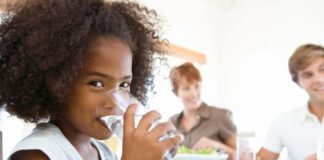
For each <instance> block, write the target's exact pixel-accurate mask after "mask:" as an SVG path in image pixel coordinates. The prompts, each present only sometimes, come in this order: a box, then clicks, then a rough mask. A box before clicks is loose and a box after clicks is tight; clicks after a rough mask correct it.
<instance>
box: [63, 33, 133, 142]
mask: <svg viewBox="0 0 324 160" xmlns="http://www.w3.org/2000/svg"><path fill="white" fill-rule="evenodd" d="M131 80H132V52H131V50H130V48H129V46H128V45H126V44H125V43H123V42H121V41H120V40H118V39H114V38H99V39H98V40H96V41H95V42H94V43H93V45H91V48H90V50H89V57H88V59H87V61H86V66H85V68H84V74H83V75H81V76H80V77H79V78H77V80H76V82H75V83H74V84H73V86H72V90H71V92H70V99H69V104H68V106H67V109H66V111H65V112H64V114H63V116H62V117H63V118H64V120H63V121H64V123H67V125H69V126H68V127H70V128H72V129H74V130H75V131H76V132H78V133H80V134H85V135H88V136H90V137H94V138H97V139H106V138H109V137H110V136H111V135H112V133H111V132H110V131H109V130H108V129H107V128H106V126H105V125H104V123H103V122H102V121H101V120H100V119H99V118H100V117H102V116H104V115H98V113H97V109H98V107H102V106H101V105H100V101H102V99H103V98H104V95H105V93H106V92H107V91H108V90H110V89H113V88H117V87H119V88H126V89H128V90H129V89H130V83H131ZM115 112H116V109H113V108H110V109H109V108H108V110H107V112H106V113H105V114H106V115H108V114H116V113H115Z"/></svg>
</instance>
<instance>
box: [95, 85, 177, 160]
mask: <svg viewBox="0 0 324 160" xmlns="http://www.w3.org/2000/svg"><path fill="white" fill-rule="evenodd" d="M131 104H137V110H136V112H135V117H134V120H135V126H136V127H137V125H138V123H139V121H140V120H141V119H142V117H143V115H145V114H146V113H147V112H148V111H149V109H148V108H147V107H145V106H144V105H142V104H141V103H140V102H139V101H138V100H137V99H136V98H135V97H134V96H133V95H132V94H131V93H130V92H129V91H128V90H126V89H122V88H115V89H112V90H110V91H108V92H107V93H106V94H105V97H104V98H103V100H102V102H101V103H100V106H98V107H97V114H98V115H100V116H102V115H107V114H105V112H106V110H110V111H111V110H114V112H115V113H116V114H114V115H107V116H103V117H101V118H100V119H101V120H103V121H104V122H105V124H106V125H107V127H108V129H109V130H110V131H111V132H113V133H114V134H115V135H116V136H117V137H118V138H119V139H120V140H122V139H123V125H124V119H123V115H124V113H125V111H126V109H127V107H128V106H129V105H131ZM158 123H159V122H158V121H155V122H153V124H152V128H153V127H154V126H156V125H157V124H158ZM174 136H175V134H174V133H172V132H170V133H167V134H165V135H163V136H161V137H160V138H159V141H164V140H167V139H168V138H170V137H174ZM176 151H177V150H176V148H174V149H171V150H169V151H167V152H166V153H165V156H164V159H165V160H169V159H172V157H173V156H174V155H175V153H176Z"/></svg>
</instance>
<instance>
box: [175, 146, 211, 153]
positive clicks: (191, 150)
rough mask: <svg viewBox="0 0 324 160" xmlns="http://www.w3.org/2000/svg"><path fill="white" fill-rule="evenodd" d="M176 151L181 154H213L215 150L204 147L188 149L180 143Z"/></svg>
mask: <svg viewBox="0 0 324 160" xmlns="http://www.w3.org/2000/svg"><path fill="white" fill-rule="evenodd" d="M177 153H182V154H215V153H216V151H215V150H214V149H212V148H204V149H195V150H194V149H190V148H188V147H186V146H184V145H181V146H180V147H179V148H178V152H177Z"/></svg>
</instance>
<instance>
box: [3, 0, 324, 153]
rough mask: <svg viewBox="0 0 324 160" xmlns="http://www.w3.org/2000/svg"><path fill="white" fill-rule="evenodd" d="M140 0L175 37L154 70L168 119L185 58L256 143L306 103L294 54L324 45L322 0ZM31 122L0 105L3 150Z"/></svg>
mask: <svg viewBox="0 0 324 160" xmlns="http://www.w3.org/2000/svg"><path fill="white" fill-rule="evenodd" d="M2 1H3V2H2V4H4V3H8V2H12V1H8V0H7V1H5V0H2ZM139 2H141V3H143V4H145V5H147V6H149V7H150V8H152V9H155V10H156V11H157V13H158V14H159V15H160V16H161V20H162V21H163V28H164V34H163V37H164V38H166V39H168V40H169V42H170V44H171V47H170V53H169V54H168V56H167V57H168V59H169V65H167V66H161V67H159V68H158V70H157V71H156V72H157V73H156V79H155V81H156V83H155V85H156V88H155V92H156V94H155V95H152V96H151V99H150V106H151V108H153V109H156V110H158V111H160V112H161V113H162V115H163V119H164V120H167V119H168V118H169V117H170V116H171V115H173V114H175V113H178V112H180V111H181V109H182V105H181V103H180V101H179V100H178V99H177V98H176V97H175V96H174V95H173V93H172V92H171V87H170V84H169V79H168V74H169V71H170V68H171V67H173V66H175V65H179V64H181V63H183V62H185V61H191V62H193V63H194V64H195V65H196V66H197V67H198V68H199V69H200V71H201V73H202V78H203V88H202V100H203V101H205V102H206V103H207V104H209V105H213V106H218V107H223V108H227V109H229V110H231V111H232V113H233V118H234V121H235V123H236V125H237V127H238V130H239V131H249V132H255V133H256V136H255V150H258V149H259V147H260V145H261V144H262V141H263V138H264V136H265V134H266V132H267V129H268V127H269V125H270V124H271V122H272V120H273V119H275V118H276V116H278V115H279V114H281V113H283V112H285V111H288V110H290V109H292V108H295V107H298V106H301V105H303V104H305V103H306V101H307V99H308V97H307V95H306V93H304V92H303V90H302V89H300V88H299V87H298V86H297V85H296V84H294V83H293V82H292V81H291V78H290V75H289V71H288V58H289V56H290V55H291V54H292V52H293V51H294V50H295V49H296V48H297V47H298V46H300V45H302V44H305V43H314V44H320V45H324V1H323V0H139ZM32 126H33V125H32V124H26V123H23V122H22V121H19V120H17V119H16V118H15V117H10V116H9V115H8V114H7V113H6V112H4V111H2V112H0V129H1V130H2V132H3V144H2V145H3V154H4V157H6V155H7V154H8V153H9V152H10V150H11V149H12V147H13V145H14V144H15V143H17V141H18V140H20V139H21V138H22V137H23V136H24V135H26V134H28V133H29V132H30V130H31V128H32ZM282 159H284V157H282Z"/></svg>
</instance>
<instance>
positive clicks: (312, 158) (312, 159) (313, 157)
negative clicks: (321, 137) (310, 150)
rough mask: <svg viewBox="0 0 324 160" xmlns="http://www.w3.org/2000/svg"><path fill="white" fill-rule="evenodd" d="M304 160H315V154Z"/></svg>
mask: <svg viewBox="0 0 324 160" xmlns="http://www.w3.org/2000/svg"><path fill="white" fill-rule="evenodd" d="M305 160H317V156H316V153H315V154H312V155H310V156H308V157H306V158H305Z"/></svg>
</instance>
